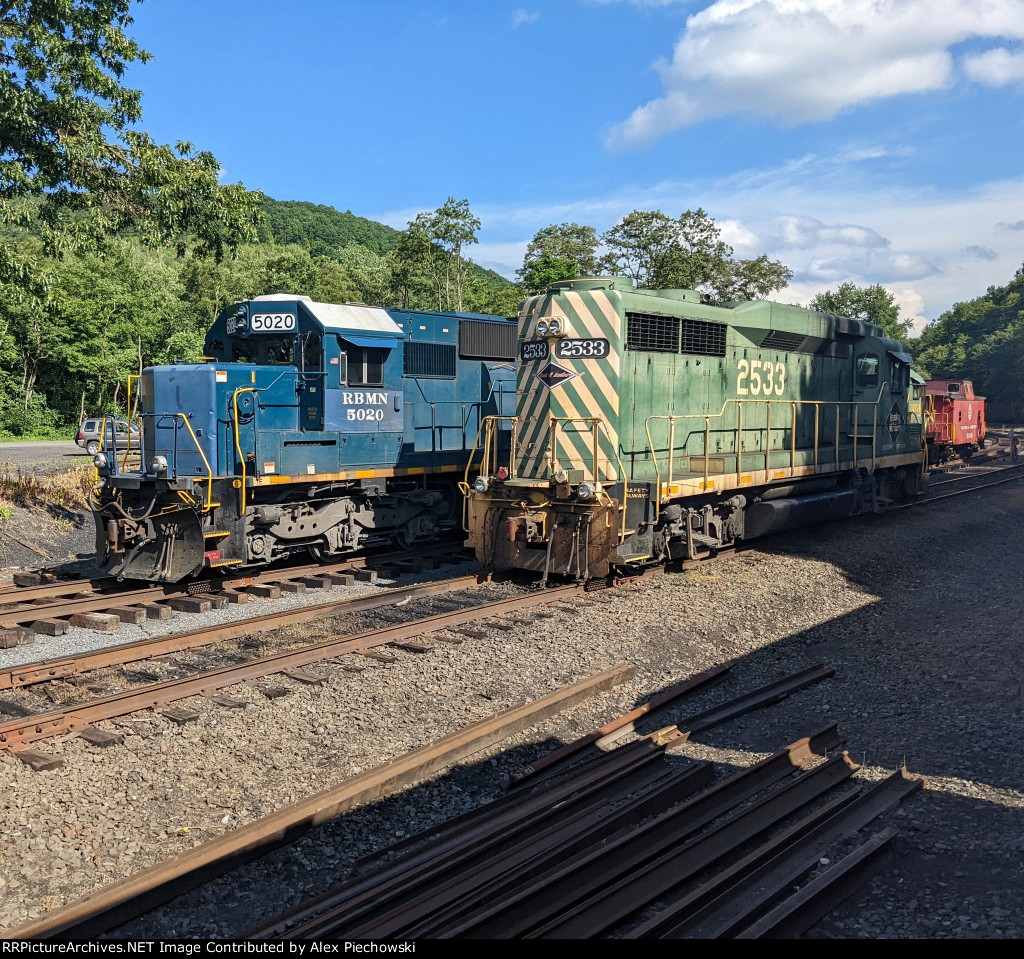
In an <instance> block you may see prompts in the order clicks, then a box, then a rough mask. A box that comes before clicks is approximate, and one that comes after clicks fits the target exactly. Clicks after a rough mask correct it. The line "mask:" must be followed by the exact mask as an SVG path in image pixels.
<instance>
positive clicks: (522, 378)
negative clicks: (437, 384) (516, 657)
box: [463, 277, 927, 579]
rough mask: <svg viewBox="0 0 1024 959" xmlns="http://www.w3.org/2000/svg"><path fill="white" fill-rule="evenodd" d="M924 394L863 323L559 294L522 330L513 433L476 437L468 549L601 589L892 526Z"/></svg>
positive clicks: (594, 288) (888, 344) (699, 302)
mask: <svg viewBox="0 0 1024 959" xmlns="http://www.w3.org/2000/svg"><path fill="white" fill-rule="evenodd" d="M921 390H922V381H921V379H920V377H918V376H917V375H916V374H913V375H912V374H911V357H910V354H909V351H908V347H907V345H906V344H905V343H902V342H900V341H898V340H891V339H887V338H885V337H884V336H882V331H881V329H880V328H879V327H877V326H875V325H874V324H871V323H867V322H863V321H861V320H855V319H848V318H844V317H839V316H833V315H831V314H827V313H816V312H812V311H810V310H804V309H801V308H799V307H795V306H786V305H783V304H780V303H771V302H767V301H763V300H760V301H753V302H734V303H724V304H721V305H716V304H715V303H714V302H713V300H712V299H711V298H710V297H709V296H707V295H706V294H701V293H699V292H695V291H693V290H636V289H633V287H632V283H631V282H630V280H628V279H624V278H621V277H613V278H602V279H579V280H566V281H563V282H560V283H555V284H553V285H552V286H551V287H550V288H549V289H548V290H547V291H546V292H545V293H543V294H541V295H539V296H534V297H532V298H530V299H528V300H526V301H525V302H524V303H523V306H522V309H521V311H520V314H519V365H518V375H517V402H516V415H515V417H511V418H509V417H504V418H502V417H491V418H488V419H487V420H485V421H484V423H483V424H482V427H481V433H480V436H479V438H478V442H479V445H480V446H482V448H483V460H482V466H481V469H480V473H479V475H478V476H476V478H475V481H474V482H473V483H472V485H470V482H469V481H470V479H471V478H472V477H471V476H470V474H469V473H468V472H467V475H466V483H465V484H464V486H463V491H464V493H465V495H466V502H465V508H466V512H465V517H464V518H465V524H466V529H467V530H468V533H469V538H468V541H467V545H469V546H471V547H472V548H474V549H475V550H476V554H477V557H478V558H479V559H480V560H481V561H482V562H483V563H484V564H485V565H486V566H488V567H489V568H492V569H509V568H520V569H528V570H534V571H537V572H541V573H543V574H544V577H545V578H546V577H547V576H548V575H560V576H570V577H575V578H577V579H591V578H594V577H603V576H606V575H609V574H611V573H614V572H616V571H621V570H623V569H627V570H628V569H630V568H636V567H642V566H644V565H647V564H651V563H658V562H662V561H664V560H666V559H680V558H682V559H686V558H690V559H695V558H699V557H701V556H705V555H708V554H709V553H710V552H712V551H714V550H717V549H721V548H722V547H725V546H728V545H730V544H732V543H734V542H736V541H738V540H746V539H752V538H754V537H756V536H761V535H764V534H765V533H768V532H772V531H775V530H780V529H786V528H789V527H793V526H799V525H802V524H805V523H811V522H817V521H820V520H825V519H831V518H836V517H841V516H848V515H851V514H853V513H857V512H863V511H878V510H881V509H883V508H884V507H886V506H887V505H889V504H891V503H893V502H896V501H899V500H903V499H906V498H908V497H911V496H913V495H915V494H917V493H919V492H921V491H922V490H923V488H924V484H925V482H926V480H927V458H926V456H925V447H924V437H923V431H922V428H921V427H922V424H921V397H920V393H921ZM510 419H511V426H512V430H511V445H510V446H509V432H508V430H507V429H505V430H504V432H503V431H502V429H501V427H502V426H506V427H507V425H508V422H509V420H510ZM470 462H471V463H475V462H477V459H476V457H475V456H474V457H471V459H470Z"/></svg>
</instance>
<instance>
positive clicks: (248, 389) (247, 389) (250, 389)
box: [231, 377, 280, 516]
mask: <svg viewBox="0 0 1024 959" xmlns="http://www.w3.org/2000/svg"><path fill="white" fill-rule="evenodd" d="M278 379H280V377H278ZM275 382H276V381H275ZM256 392H258V391H257V389H256V388H255V387H254V386H240V387H239V388H238V389H237V390H235V392H234V393H232V394H231V406H232V409H233V410H234V413H235V416H234V421H233V422H232V424H231V425H232V431H233V432H234V435H235V449H236V450H237V451H238V460H239V462H240V463H241V464H242V486H241V490H242V505H241V510H240V511H239V514H238V515H239V516H245V454H244V453H243V452H242V440H241V438H240V437H239V435H238V394H239V393H256ZM254 400H255V397H254ZM258 406H259V404H258V403H256V402H255V401H254V402H253V404H252V416H253V436H254V437H255V435H256V409H257V407H258ZM255 453H256V451H255V449H254V450H253V455H254V456H255Z"/></svg>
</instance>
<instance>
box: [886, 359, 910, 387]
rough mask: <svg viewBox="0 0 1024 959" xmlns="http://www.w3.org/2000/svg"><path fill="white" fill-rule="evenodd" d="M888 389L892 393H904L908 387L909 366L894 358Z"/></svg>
mask: <svg viewBox="0 0 1024 959" xmlns="http://www.w3.org/2000/svg"><path fill="white" fill-rule="evenodd" d="M889 382H890V387H889V388H890V389H891V391H892V392H893V393H906V392H907V390H908V389H909V387H910V367H909V366H908V365H907V364H906V363H900V362H899V361H898V360H894V361H893V364H892V379H891V380H890V381H889Z"/></svg>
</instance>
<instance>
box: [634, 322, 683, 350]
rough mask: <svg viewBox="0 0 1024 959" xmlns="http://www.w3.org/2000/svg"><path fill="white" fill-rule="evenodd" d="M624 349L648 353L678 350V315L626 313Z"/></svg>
mask: <svg viewBox="0 0 1024 959" xmlns="http://www.w3.org/2000/svg"><path fill="white" fill-rule="evenodd" d="M626 324H627V325H626V349H627V350H644V351H646V352H648V353H678V352H679V317H677V316H654V315H652V314H650V313H627V314H626Z"/></svg>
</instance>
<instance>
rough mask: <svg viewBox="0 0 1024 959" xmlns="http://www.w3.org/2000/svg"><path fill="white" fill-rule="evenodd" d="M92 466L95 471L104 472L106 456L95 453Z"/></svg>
mask: <svg viewBox="0 0 1024 959" xmlns="http://www.w3.org/2000/svg"><path fill="white" fill-rule="evenodd" d="M92 465H93V466H95V467H96V469H98V470H105V469H106V468H107V454H106V453H97V454H96V455H95V456H94V457H93V458H92Z"/></svg>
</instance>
